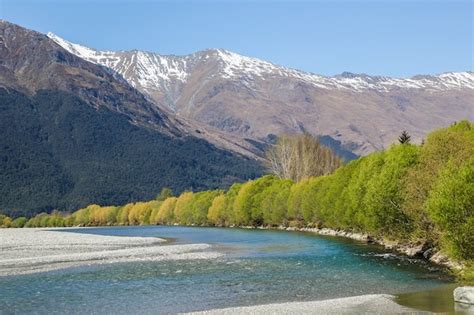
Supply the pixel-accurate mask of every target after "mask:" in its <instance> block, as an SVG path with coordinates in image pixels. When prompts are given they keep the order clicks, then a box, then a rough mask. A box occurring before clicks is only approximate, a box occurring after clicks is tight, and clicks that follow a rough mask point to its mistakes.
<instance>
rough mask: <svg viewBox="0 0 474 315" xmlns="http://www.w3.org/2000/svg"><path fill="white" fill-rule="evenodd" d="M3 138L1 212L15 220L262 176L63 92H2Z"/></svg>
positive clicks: (245, 164) (257, 169)
mask: <svg viewBox="0 0 474 315" xmlns="http://www.w3.org/2000/svg"><path fill="white" fill-rule="evenodd" d="M0 134H1V135H2V136H1V137H0V148H1V150H0V195H1V197H0V212H3V213H8V214H13V215H15V216H18V215H32V214H34V213H38V212H41V211H51V210H53V209H61V210H74V209H77V208H80V207H83V206H86V205H88V204H90V203H100V204H123V203H125V202H129V201H134V200H143V199H150V198H153V197H155V196H156V194H157V193H158V192H159V191H160V189H161V188H162V187H165V186H166V187H171V188H173V190H174V191H176V192H181V191H183V190H186V189H192V190H204V189H213V188H225V187H228V185H230V184H231V183H232V182H235V181H242V180H248V179H251V178H255V177H257V176H259V175H261V174H262V173H261V172H262V167H261V166H260V165H259V164H258V163H257V162H256V161H253V160H250V159H247V158H243V157H240V156H237V155H234V154H231V153H229V152H227V151H223V150H219V149H217V148H215V147H214V146H212V145H211V144H209V143H208V142H206V141H204V140H200V139H197V138H193V137H181V138H177V137H172V136H170V135H166V134H163V133H160V132H158V131H156V130H151V129H147V128H142V127H139V126H136V125H134V124H133V123H131V122H130V121H129V120H128V119H127V117H126V116H125V115H120V114H118V113H116V112H113V111H111V110H109V109H108V108H106V107H99V108H98V109H95V108H93V107H92V106H90V105H89V104H87V103H85V102H84V101H83V100H82V99H80V98H79V97H77V96H75V95H71V94H70V93H66V92H59V91H40V92H38V93H37V94H36V96H34V97H30V96H26V95H24V94H22V93H21V92H18V91H14V90H11V89H8V90H7V89H0Z"/></svg>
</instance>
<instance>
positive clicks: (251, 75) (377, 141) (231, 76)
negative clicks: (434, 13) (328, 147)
mask: <svg viewBox="0 0 474 315" xmlns="http://www.w3.org/2000/svg"><path fill="white" fill-rule="evenodd" d="M49 36H50V37H52V38H53V40H55V41H56V42H58V43H60V45H62V46H63V47H65V49H69V50H70V51H71V52H75V53H76V54H78V55H79V56H82V57H83V58H85V59H86V60H89V61H91V62H93V63H96V64H101V65H103V66H106V67H108V68H110V69H111V70H112V71H115V72H116V73H117V74H118V75H121V76H123V78H124V79H125V80H126V81H128V82H129V83H130V85H132V86H133V87H135V88H136V89H138V90H140V91H141V92H142V93H143V94H144V95H146V96H147V97H148V98H149V99H150V100H151V101H153V102H154V103H155V105H156V106H157V107H159V108H162V109H167V110H169V111H170V112H171V113H174V114H175V115H176V117H182V118H183V117H185V118H187V119H189V120H190V121H195V122H199V123H202V124H203V125H207V126H210V127H211V128H213V130H220V131H222V132H223V133H224V134H227V135H231V136H234V137H237V138H240V139H241V140H245V139H250V140H251V141H257V142H259V143H268V142H269V139H272V138H273V137H274V136H276V135H279V134H283V133H298V132H301V131H302V130H305V131H308V132H310V133H312V134H313V135H315V136H321V137H330V138H332V139H333V140H334V141H329V143H340V144H341V146H340V147H339V148H338V149H343V150H347V151H352V152H354V153H356V154H358V155H365V154H368V153H370V152H372V151H375V150H381V149H383V148H385V147H387V146H389V145H390V144H391V143H393V142H394V141H396V139H397V137H398V135H399V133H400V132H401V131H402V130H407V131H408V132H409V133H410V134H412V138H413V140H414V141H421V139H422V138H423V137H424V136H425V135H426V133H427V132H429V131H430V130H433V129H435V128H440V127H443V126H448V125H450V124H451V123H453V122H454V121H457V120H461V119H471V120H472V119H474V114H473V113H474V109H473V108H472V103H473V101H472V100H473V99H474V73H473V72H470V71H465V72H447V73H443V74H439V75H417V76H413V77H412V78H408V79H398V78H390V77H386V76H368V75H365V74H353V73H348V72H346V73H342V74H340V75H336V76H333V77H325V76H320V75H316V74H311V73H308V72H304V71H299V70H294V69H289V68H285V67H280V66H277V65H274V64H272V63H270V62H266V61H263V60H259V59H256V58H251V57H246V56H241V55H238V54H235V53H232V52H230V51H227V50H224V49H211V50H204V51H200V52H196V53H193V54H189V55H184V56H166V55H159V54H156V53H151V52H142V51H139V50H134V51H125V52H124V51H122V52H110V51H109V52H106V54H105V55H104V54H103V53H102V52H100V51H97V50H94V49H91V48H86V47H85V46H81V45H77V44H73V43H71V42H68V41H66V40H63V39H61V38H60V37H57V36H56V35H53V34H51V33H50V34H49ZM84 49H86V51H87V53H86V54H84V53H82V54H81V52H80V51H81V50H84Z"/></svg>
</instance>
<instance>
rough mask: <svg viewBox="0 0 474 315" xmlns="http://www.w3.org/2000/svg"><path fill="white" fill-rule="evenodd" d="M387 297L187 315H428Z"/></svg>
mask: <svg viewBox="0 0 474 315" xmlns="http://www.w3.org/2000/svg"><path fill="white" fill-rule="evenodd" d="M393 299H394V297H393V296H392V295H387V294H369V295H360V296H353V297H347V298H338V299H330V300H322V301H311V302H288V303H278V304H266V305H256V306H243V307H232V308H223V309H215V310H209V311H203V312H194V313H188V314H199V315H204V314H208V315H228V314H292V315H293V314H429V313H428V312H423V311H418V310H415V309H411V308H408V307H404V306H402V305H399V304H397V303H395V302H394V300H393Z"/></svg>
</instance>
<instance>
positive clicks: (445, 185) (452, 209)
mask: <svg viewBox="0 0 474 315" xmlns="http://www.w3.org/2000/svg"><path fill="white" fill-rule="evenodd" d="M426 207H427V209H428V211H429V214H430V217H431V218H432V219H433V221H434V222H435V224H436V227H437V230H438V232H439V233H440V234H441V237H442V241H443V243H444V244H445V245H446V248H447V249H448V251H449V252H450V253H451V254H452V255H453V256H455V257H458V258H461V259H474V158H471V159H469V160H468V161H466V162H465V163H463V164H462V165H461V166H460V167H459V166H457V165H455V163H453V162H449V163H448V165H447V167H446V168H445V169H444V170H443V171H442V172H441V174H440V176H439V178H438V180H437V181H436V183H435V185H434V188H433V190H432V191H430V193H429V197H428V199H427V201H426Z"/></svg>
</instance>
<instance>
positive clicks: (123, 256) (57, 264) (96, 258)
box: [0, 228, 222, 276]
mask: <svg viewBox="0 0 474 315" xmlns="http://www.w3.org/2000/svg"><path fill="white" fill-rule="evenodd" d="M163 242H165V240H163V239H160V238H155V237H125V236H104V235H93V234H81V233H72V232H67V229H61V230H47V229H28V228H24V229H0V253H1V254H0V276H9V275H20V274H28V273H35V272H44V271H50V270H56V269H62V268H68V267H76V266H86V265H94V264H108V263H117V262H134V261H162V260H183V259H211V258H217V257H220V256H221V255H222V254H220V253H218V252H215V251H211V246H210V245H208V244H186V245H163Z"/></svg>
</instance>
